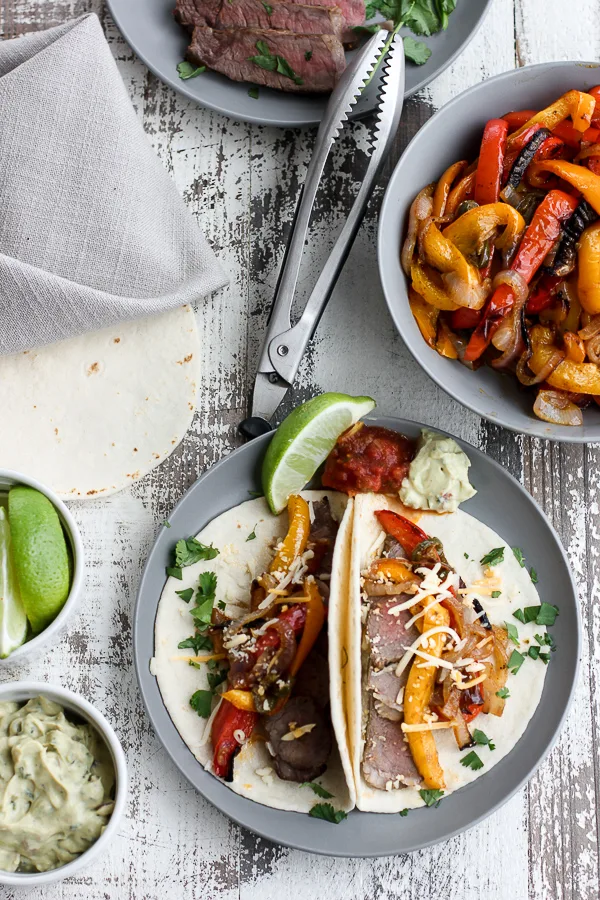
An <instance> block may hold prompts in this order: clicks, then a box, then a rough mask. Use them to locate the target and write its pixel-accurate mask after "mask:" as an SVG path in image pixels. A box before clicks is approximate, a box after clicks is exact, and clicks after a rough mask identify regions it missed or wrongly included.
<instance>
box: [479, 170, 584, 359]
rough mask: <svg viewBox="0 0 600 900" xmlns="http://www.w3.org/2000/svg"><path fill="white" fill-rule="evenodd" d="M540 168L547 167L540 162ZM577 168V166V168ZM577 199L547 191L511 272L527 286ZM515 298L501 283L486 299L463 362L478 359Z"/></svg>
mask: <svg viewBox="0 0 600 900" xmlns="http://www.w3.org/2000/svg"><path fill="white" fill-rule="evenodd" d="M541 165H550V164H549V163H541ZM577 168H579V167H577ZM599 180H600V179H599ZM576 206H577V200H576V199H575V197H572V196H571V195H570V194H565V193H563V191H550V192H549V193H548V194H546V196H545V197H544V199H543V200H542V202H541V203H540V205H539V206H538V208H537V210H536V211H535V214H534V216H533V219H532V220H531V224H530V225H529V226H528V228H527V230H526V232H525V234H524V236H523V240H522V241H521V245H520V247H519V249H518V251H517V255H516V256H515V258H514V260H513V263H512V265H511V267H510V268H511V270H512V271H514V272H518V273H519V275H521V276H522V277H523V279H524V280H525V281H526V283H527V284H529V283H530V282H531V280H532V278H533V276H534V275H535V274H536V272H537V271H538V269H539V268H540V266H541V265H542V263H543V262H544V259H545V257H546V256H547V254H548V253H549V252H550V250H551V249H552V247H553V246H554V244H555V242H556V240H557V239H558V237H559V236H560V229H561V223H562V222H564V221H566V219H568V218H570V216H571V215H572V214H573V212H574V210H575V208H576ZM514 302H515V295H514V293H513V291H512V288H510V287H509V286H508V285H507V284H501V285H500V286H499V287H498V288H496V290H495V291H494V293H493V294H492V296H491V297H490V299H489V300H488V302H487V304H486V306H485V308H484V311H483V316H482V318H481V321H480V323H479V325H478V326H477V328H476V329H475V331H474V332H473V334H472V335H471V339H470V341H469V343H468V345H467V348H466V350H465V357H464V358H465V360H466V361H468V362H473V361H474V360H476V359H479V357H480V356H481V354H482V353H483V352H484V351H485V349H486V348H487V346H488V345H489V343H490V340H491V338H492V335H493V334H494V332H495V330H496V329H497V328H498V326H499V324H500V322H501V321H502V319H503V318H504V316H505V315H507V314H508V313H509V312H510V310H511V309H512V308H513V306H514Z"/></svg>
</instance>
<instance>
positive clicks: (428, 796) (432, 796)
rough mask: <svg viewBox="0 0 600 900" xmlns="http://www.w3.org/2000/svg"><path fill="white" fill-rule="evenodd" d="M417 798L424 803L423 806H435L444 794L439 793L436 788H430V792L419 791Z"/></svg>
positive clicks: (426, 790)
mask: <svg viewBox="0 0 600 900" xmlns="http://www.w3.org/2000/svg"><path fill="white" fill-rule="evenodd" d="M419 796H420V797H421V799H422V800H424V801H425V806H437V805H438V803H439V802H440V800H441V798H442V797H443V796H444V792H443V791H439V790H438V789H437V788H432V789H431V790H428V789H426V788H424V789H423V790H422V791H419Z"/></svg>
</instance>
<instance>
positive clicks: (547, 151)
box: [533, 135, 565, 161]
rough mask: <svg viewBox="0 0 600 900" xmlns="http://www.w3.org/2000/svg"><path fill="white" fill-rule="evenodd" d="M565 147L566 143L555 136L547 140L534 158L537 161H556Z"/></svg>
mask: <svg viewBox="0 0 600 900" xmlns="http://www.w3.org/2000/svg"><path fill="white" fill-rule="evenodd" d="M564 146H565V144H564V141H561V139H560V138H559V137H555V136H554V135H553V136H552V137H549V138H546V140H545V141H544V143H543V144H542V146H541V147H538V150H537V153H536V154H535V156H534V157H533V158H534V160H536V161H537V160H540V159H556V158H557V156H559V155H560V153H562V150H563V147H564Z"/></svg>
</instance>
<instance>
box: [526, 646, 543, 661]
mask: <svg viewBox="0 0 600 900" xmlns="http://www.w3.org/2000/svg"><path fill="white" fill-rule="evenodd" d="M539 655H540V648H539V647H536V646H535V644H532V645H531V647H530V648H529V649H528V651H527V656H530V657H531V659H537V658H538V656H539Z"/></svg>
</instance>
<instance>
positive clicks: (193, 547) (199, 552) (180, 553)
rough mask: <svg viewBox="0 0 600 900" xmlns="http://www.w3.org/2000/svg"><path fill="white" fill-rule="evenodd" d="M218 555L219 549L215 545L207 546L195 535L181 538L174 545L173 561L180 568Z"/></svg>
mask: <svg viewBox="0 0 600 900" xmlns="http://www.w3.org/2000/svg"><path fill="white" fill-rule="evenodd" d="M218 555H219V551H218V550H217V549H216V548H215V547H212V546H210V547H207V546H206V545H205V544H201V543H200V541H197V540H196V538H195V537H189V538H187V540H186V539H185V538H182V539H181V540H180V541H177V543H176V545H175V562H176V565H178V566H179V567H180V568H181V569H184V568H185V567H186V566H193V565H194V563H197V562H200V560H204V559H214V558H215V556H218Z"/></svg>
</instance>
